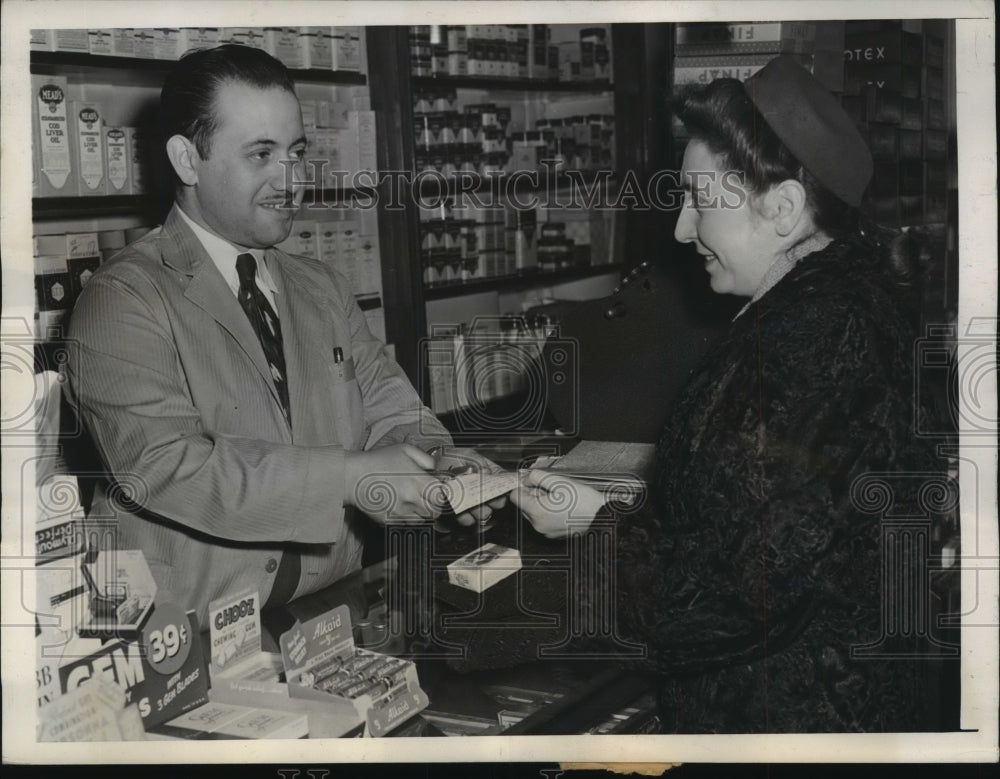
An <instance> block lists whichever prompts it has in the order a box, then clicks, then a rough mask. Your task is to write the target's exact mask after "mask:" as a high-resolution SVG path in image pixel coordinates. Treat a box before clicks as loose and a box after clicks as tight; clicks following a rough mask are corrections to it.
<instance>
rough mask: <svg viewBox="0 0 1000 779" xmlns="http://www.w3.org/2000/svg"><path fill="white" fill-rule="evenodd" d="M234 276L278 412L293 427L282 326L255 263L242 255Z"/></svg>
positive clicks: (248, 256)
mask: <svg viewBox="0 0 1000 779" xmlns="http://www.w3.org/2000/svg"><path fill="white" fill-rule="evenodd" d="M236 272H237V273H238V274H239V277H240V289H239V292H237V293H236V297H237V298H238V299H239V301H240V305H241V306H243V310H244V311H245V312H246V315H247V319H249V320H250V324H251V325H252V326H253V329H254V332H255V333H257V339H258V340H259V341H260V345H261V346H262V347H263V348H264V357H266V358H267V365H268V367H269V368H270V370H271V378H272V379H273V380H274V386H275V388H276V389H277V390H278V397H279V398H281V409H282V411H284V412H285V419H286V420H288V424H289V425H290V424H291V423H292V413H291V409H290V407H289V405H288V381H287V378H286V375H285V354H284V352H283V351H282V348H281V322H279V321H278V315H277V314H275V313H274V309H273V308H272V307H271V304H270V302H268V299H267V297H266V296H265V295H264V293H263V292H261V291H260V288H259V287H258V286H257V282H256V278H255V277H256V275H257V259H256V258H255V257H254V256H253V255H252V254H241V255H240V256H239V257H237V258H236Z"/></svg>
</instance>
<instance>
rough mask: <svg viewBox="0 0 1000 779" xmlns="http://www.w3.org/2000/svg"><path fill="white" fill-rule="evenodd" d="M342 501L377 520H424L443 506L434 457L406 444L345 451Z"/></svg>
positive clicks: (434, 514)
mask: <svg viewBox="0 0 1000 779" xmlns="http://www.w3.org/2000/svg"><path fill="white" fill-rule="evenodd" d="M344 463H345V471H346V472H345V476H344V478H345V488H346V493H345V494H346V496H347V497H346V499H345V500H346V502H347V504H348V505H351V506H355V507H357V508H359V509H361V511H363V512H365V514H367V515H368V516H370V517H371V518H372V519H374V520H375V521H376V522H378V523H380V524H386V523H387V522H425V521H427V520H432V519H434V518H435V517H437V516H438V515H439V514H440V513H441V512H442V511H444V510H445V508H447V503H446V500H445V493H444V489H443V488H442V486H441V481H440V479H438V478H437V477H436V476H435V475H434V474H433V473H430V472H429V471H430V470H431V469H432V468H434V458H433V457H432V456H431V455H429V454H427V452H424V451H422V450H421V449H418V448H417V447H415V446H411V445H410V444H396V445H394V446H385V447H381V448H379V449H372V450H371V451H368V452H346V453H345V454H344Z"/></svg>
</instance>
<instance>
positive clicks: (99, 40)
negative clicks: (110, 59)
mask: <svg viewBox="0 0 1000 779" xmlns="http://www.w3.org/2000/svg"><path fill="white" fill-rule="evenodd" d="M114 38H115V34H114V30H110V29H108V30H87V45H88V46H89V49H90V53H91V54H103V55H105V56H110V55H112V54H114Z"/></svg>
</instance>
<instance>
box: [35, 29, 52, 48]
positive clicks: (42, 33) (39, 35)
mask: <svg viewBox="0 0 1000 779" xmlns="http://www.w3.org/2000/svg"><path fill="white" fill-rule="evenodd" d="M28 49H29V50H30V51H55V34H54V32H53V31H52V30H31V33H30V38H29V41H28Z"/></svg>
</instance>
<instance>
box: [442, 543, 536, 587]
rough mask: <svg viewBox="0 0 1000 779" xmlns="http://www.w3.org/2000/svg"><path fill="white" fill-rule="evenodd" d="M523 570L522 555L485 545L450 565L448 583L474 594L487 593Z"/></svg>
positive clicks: (511, 550) (505, 548)
mask: <svg viewBox="0 0 1000 779" xmlns="http://www.w3.org/2000/svg"><path fill="white" fill-rule="evenodd" d="M519 570H521V554H520V552H518V551H517V550H516V549H512V548H510V547H506V546H500V545H499V544H492V543H491V544H485V545H483V546H481V547H479V548H478V549H476V550H473V551H472V552H469V553H468V554H467V555H465V556H464V557H460V558H458V559H457V560H455V561H453V562H451V563H449V564H448V581H449V582H451V583H452V584H454V585H456V586H457V587H463V588H465V589H467V590H472V591H473V592H485V591H486V590H488V589H489V588H490V587H492V586H493V585H494V584H496V583H497V582H499V581H502V580H503V579H506V578H507V577H508V576H510V575H512V574H514V573H516V572H517V571H519Z"/></svg>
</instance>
